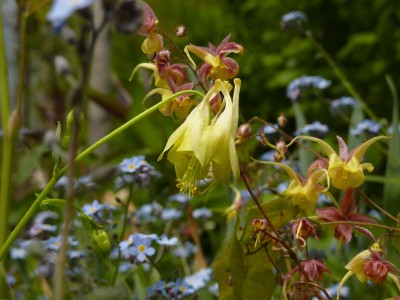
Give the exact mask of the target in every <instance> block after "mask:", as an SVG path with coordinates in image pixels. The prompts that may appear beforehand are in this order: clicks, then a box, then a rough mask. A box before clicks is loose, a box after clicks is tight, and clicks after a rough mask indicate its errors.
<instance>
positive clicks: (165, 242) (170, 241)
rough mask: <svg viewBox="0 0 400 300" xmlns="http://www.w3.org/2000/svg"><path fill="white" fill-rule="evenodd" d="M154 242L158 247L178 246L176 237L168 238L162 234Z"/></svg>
mask: <svg viewBox="0 0 400 300" xmlns="http://www.w3.org/2000/svg"><path fill="white" fill-rule="evenodd" d="M156 242H157V244H159V245H162V246H168V247H171V246H175V245H177V244H178V239H177V238H176V237H172V238H168V237H167V236H166V235H165V234H163V235H162V236H160V237H159V238H158V239H157V240H156Z"/></svg>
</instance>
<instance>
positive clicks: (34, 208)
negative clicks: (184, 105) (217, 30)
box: [0, 90, 204, 261]
mask: <svg viewBox="0 0 400 300" xmlns="http://www.w3.org/2000/svg"><path fill="white" fill-rule="evenodd" d="M185 94H194V95H198V96H200V97H202V98H203V97H204V95H203V94H202V93H200V92H199V91H195V90H187V91H181V92H178V93H176V94H173V95H171V96H170V97H168V98H166V99H164V100H163V101H161V102H159V103H157V104H155V105H154V106H152V107H150V108H149V109H147V110H146V111H144V112H142V113H140V114H139V115H137V116H136V117H134V118H132V119H131V120H129V121H128V122H127V123H125V124H123V125H121V126H120V127H118V128H117V129H115V130H114V131H112V132H110V133H109V134H107V135H106V136H105V137H103V138H102V139H100V140H99V141H97V142H96V143H94V144H93V145H92V146H90V147H88V148H87V149H86V150H84V151H82V153H81V154H79V155H78V156H77V157H76V158H75V162H78V161H80V160H82V159H83V158H84V157H86V156H87V155H89V154H90V153H92V152H93V151H94V150H96V149H97V148H98V147H100V146H101V145H103V144H104V143H106V142H108V141H109V140H110V139H112V138H113V137H115V136H117V135H118V134H120V133H121V132H122V131H124V130H125V129H127V128H128V127H129V126H132V125H133V124H134V123H136V122H138V121H140V120H141V119H143V118H144V117H147V116H148V115H149V114H150V113H152V112H154V111H156V110H157V109H158V108H160V107H161V106H162V105H164V104H166V103H168V102H170V101H172V100H173V99H175V98H176V97H179V96H181V95H185ZM67 168H68V165H66V166H64V167H63V168H62V169H61V170H59V171H58V172H56V174H54V175H53V177H52V178H51V179H50V181H49V182H48V183H47V185H46V187H45V188H44V189H43V191H42V192H41V193H40V194H39V195H38V196H37V198H36V200H35V201H34V202H33V204H32V206H31V207H30V208H29V210H28V211H27V212H26V213H25V215H24V216H23V217H22V219H21V221H19V223H18V224H17V226H16V227H15V228H14V230H13V231H12V232H11V234H10V235H9V236H8V238H7V240H6V242H5V243H4V245H3V246H2V247H1V249H0V261H3V259H4V256H5V254H6V253H7V251H8V249H9V248H10V246H11V245H12V243H13V242H14V241H15V239H16V238H17V237H18V235H19V233H20V232H21V231H22V229H23V228H24V227H25V225H26V224H27V223H28V222H29V220H30V219H31V218H32V217H33V215H34V214H35V213H36V211H37V209H38V208H39V205H40V203H41V202H42V201H43V200H44V199H45V198H46V197H47V194H48V193H49V192H50V191H51V190H52V189H53V187H54V185H55V184H56V183H57V181H58V180H59V179H60V177H61V176H62V175H64V174H65V173H66V171H67Z"/></svg>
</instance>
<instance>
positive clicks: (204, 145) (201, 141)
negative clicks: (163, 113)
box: [158, 78, 241, 195]
mask: <svg viewBox="0 0 400 300" xmlns="http://www.w3.org/2000/svg"><path fill="white" fill-rule="evenodd" d="M234 83H235V89H234V93H233V100H232V98H231V96H230V94H229V87H228V85H229V84H228V82H222V81H221V80H216V81H215V85H214V86H213V87H212V88H211V89H210V90H209V92H208V93H207V95H206V96H205V97H204V99H203V100H202V101H201V102H200V104H199V105H198V106H196V107H195V108H194V109H193V110H192V111H191V112H190V114H189V115H188V117H187V118H186V120H185V121H184V122H183V123H182V125H181V126H180V127H179V128H178V129H177V130H176V131H175V132H174V133H173V134H172V135H171V136H170V138H169V139H168V142H167V144H166V146H165V148H164V150H163V152H162V153H161V155H160V157H159V158H158V159H159V160H160V159H162V156H163V154H164V152H166V151H168V160H170V161H171V162H172V163H173V164H174V165H175V172H176V176H177V181H178V184H177V186H178V188H179V189H180V192H182V193H188V194H191V195H192V194H195V193H197V192H198V191H197V189H198V186H199V183H200V181H201V180H204V179H206V178H207V177H208V176H209V174H210V173H211V174H212V175H211V177H212V178H214V179H215V180H219V181H223V182H225V183H229V182H230V179H231V175H232V174H233V180H236V179H237V178H238V177H239V162H238V157H237V154H236V147H235V136H236V131H237V126H238V117H239V91H240V83H241V82H240V79H237V78H236V79H235V80H234ZM220 92H221V93H222V95H223V97H224V98H223V99H224V100H223V105H222V106H221V110H220V111H219V112H218V113H217V114H216V115H215V116H213V115H212V112H211V108H210V99H212V98H213V97H214V96H215V95H217V94H218V93H220Z"/></svg>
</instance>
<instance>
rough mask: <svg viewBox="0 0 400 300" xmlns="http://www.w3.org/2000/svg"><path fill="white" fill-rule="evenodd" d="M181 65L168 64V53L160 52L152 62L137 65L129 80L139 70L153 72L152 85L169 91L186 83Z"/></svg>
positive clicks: (165, 51) (183, 68) (183, 66)
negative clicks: (172, 87)
mask: <svg viewBox="0 0 400 300" xmlns="http://www.w3.org/2000/svg"><path fill="white" fill-rule="evenodd" d="M186 67H187V66H185V65H183V64H172V65H171V64H170V52H169V51H168V50H165V49H164V50H162V51H160V52H159V53H157V55H156V56H155V58H154V60H153V62H149V63H141V64H138V65H137V66H136V67H135V68H134V69H133V71H132V74H131V77H130V78H129V80H132V78H133V76H135V74H136V73H137V71H138V70H139V69H140V68H145V69H149V70H151V71H153V76H154V85H155V86H156V87H159V88H165V89H171V86H181V85H183V84H185V82H186V72H185V68H186Z"/></svg>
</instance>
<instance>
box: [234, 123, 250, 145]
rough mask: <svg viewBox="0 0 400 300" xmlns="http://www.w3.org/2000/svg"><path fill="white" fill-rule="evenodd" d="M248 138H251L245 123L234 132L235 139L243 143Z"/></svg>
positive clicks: (247, 125)
mask: <svg viewBox="0 0 400 300" xmlns="http://www.w3.org/2000/svg"><path fill="white" fill-rule="evenodd" d="M250 137H251V126H250V125H249V124H247V123H246V124H242V125H240V126H239V128H238V130H237V132H236V138H237V139H238V140H239V141H244V140H247V139H248V138H250Z"/></svg>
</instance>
